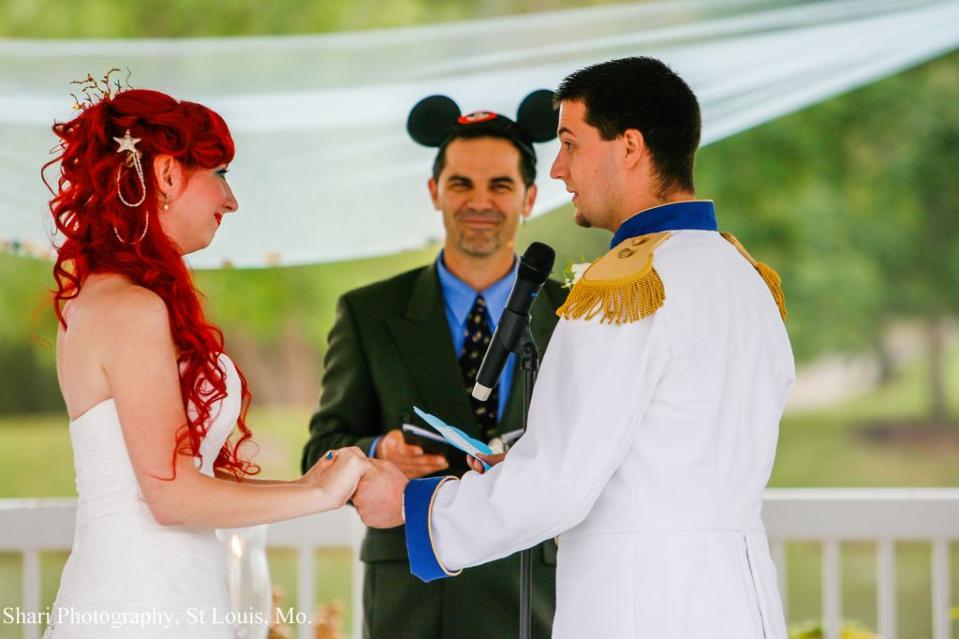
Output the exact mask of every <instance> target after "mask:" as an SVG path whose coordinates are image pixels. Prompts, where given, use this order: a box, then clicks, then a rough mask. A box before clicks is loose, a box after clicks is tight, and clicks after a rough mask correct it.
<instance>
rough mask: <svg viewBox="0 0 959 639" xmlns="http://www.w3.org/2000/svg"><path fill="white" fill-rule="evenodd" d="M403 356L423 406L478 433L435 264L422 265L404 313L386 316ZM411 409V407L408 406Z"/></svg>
mask: <svg viewBox="0 0 959 639" xmlns="http://www.w3.org/2000/svg"><path fill="white" fill-rule="evenodd" d="M387 323H388V324H389V327H390V331H391V332H392V333H393V337H394V339H395V340H396V347H397V349H399V352H400V357H402V359H403V362H404V363H405V364H406V368H407V370H408V371H409V374H410V377H411V378H412V379H413V383H414V384H415V385H416V388H417V389H418V390H419V392H420V396H421V397H422V398H423V400H422V401H423V405H422V406H421V408H423V409H424V410H426V411H428V412H430V413H433V414H434V415H436V416H437V417H439V418H441V419H443V420H444V421H446V422H447V423H449V424H451V425H453V426H457V427H459V428H462V429H463V430H464V431H466V432H467V433H469V434H470V435H473V436H477V435H478V433H479V427H478V426H477V424H476V417H475V416H474V415H473V410H472V407H471V406H470V403H469V398H468V397H467V395H466V389H464V388H463V382H462V379H463V377H462V373H461V371H460V367H459V363H458V360H457V357H456V353H454V352H453V341H452V339H451V337H450V328H449V324H448V323H447V321H446V310H445V309H444V308H443V294H442V291H441V290H440V283H439V278H438V276H437V273H436V265H435V264H431V265H430V266H427V267H426V268H424V269H423V270H422V271H421V273H420V275H419V277H418V278H417V280H416V282H415V283H414V285H413V289H412V291H411V294H410V301H409V305H408V306H407V308H406V313H405V314H404V315H402V316H394V317H390V318H388V320H387ZM409 410H410V412H411V413H412V406H410V408H409Z"/></svg>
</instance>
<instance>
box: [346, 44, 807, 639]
mask: <svg viewBox="0 0 959 639" xmlns="http://www.w3.org/2000/svg"><path fill="white" fill-rule="evenodd" d="M556 98H557V103H558V105H559V113H560V118H559V136H560V151H559V153H558V155H557V157H556V160H555V162H554V164H553V168H552V172H551V175H552V176H553V177H554V178H558V179H561V180H563V182H564V183H565V184H566V187H567V190H568V191H570V192H571V193H573V204H574V206H575V209H576V213H575V216H576V222H577V223H578V224H580V225H581V226H597V227H601V228H605V229H608V230H609V231H611V232H612V233H614V235H613V238H612V241H611V251H610V252H609V253H608V254H607V255H606V256H605V257H602V258H600V259H599V260H597V261H596V262H594V263H593V265H592V266H591V267H590V268H589V269H588V270H587V271H586V273H585V274H583V276H582V278H581V279H580V281H579V282H577V283H576V285H575V286H574V287H573V290H572V291H571V292H570V295H569V299H568V300H567V302H566V303H565V304H564V305H563V306H562V307H561V308H560V309H559V311H558V313H559V315H560V316H561V320H560V322H559V324H558V325H557V327H556V330H555V332H554V334H553V338H552V341H551V343H550V348H549V351H548V352H547V354H546V356H545V358H544V360H543V366H542V371H541V373H540V377H539V380H538V384H537V387H536V391H535V393H534V397H533V403H532V408H531V412H530V425H529V429H528V431H527V433H526V435H525V436H524V437H523V438H522V439H521V440H520V442H519V443H518V444H517V445H516V446H515V447H514V448H513V449H512V450H510V452H509V453H508V455H507V457H506V459H505V460H504V461H502V463H500V464H498V465H497V466H495V467H494V468H493V469H492V470H491V471H489V472H487V473H486V474H482V475H481V474H479V473H467V474H466V475H464V476H463V477H462V479H459V480H458V479H456V478H453V477H432V478H425V479H417V480H413V481H410V482H407V480H406V478H405V477H403V476H402V474H400V473H398V471H396V470H395V469H394V468H391V467H390V466H388V465H384V464H376V465H375V468H374V470H372V471H370V472H368V473H367V475H366V476H365V477H364V479H363V480H362V482H361V484H360V487H359V489H358V490H357V492H356V494H355V495H354V498H353V502H354V503H355V504H356V506H357V508H358V510H359V512H360V515H361V516H362V517H363V520H364V521H365V522H366V523H367V524H368V525H370V526H377V527H391V526H397V525H399V524H401V523H404V520H405V524H406V545H407V549H408V551H409V557H410V568H411V570H412V572H413V573H414V574H416V575H417V576H418V577H420V578H421V579H423V580H424V581H433V580H437V579H444V578H447V577H453V576H455V575H458V574H459V573H460V571H461V570H463V569H464V568H467V567H469V566H475V565H478V564H482V563H484V562H487V561H491V560H494V559H496V558H498V557H503V556H506V555H509V554H511V553H514V552H516V551H517V550H520V549H522V548H525V547H528V546H532V545H533V544H536V543H538V542H540V541H542V540H544V539H550V538H552V537H554V536H557V535H558V536H559V537H558V542H559V558H558V570H557V608H556V616H555V618H554V624H553V637H555V638H557V639H582V638H583V637H596V638H602V639H618V638H623V639H626V638H635V637H643V638H649V639H714V638H716V637H729V638H735V639H786V628H785V623H784V619H783V613H782V608H781V604H780V600H779V593H778V592H777V587H776V583H777V580H776V573H775V567H774V565H773V563H772V560H771V558H770V554H769V548H768V544H767V541H766V537H765V533H764V532H763V524H762V520H761V518H760V510H761V505H762V495H763V489H764V487H765V485H766V482H767V481H768V478H769V474H770V470H771V468H772V463H773V458H774V456H775V450H776V441H777V436H778V427H779V420H780V418H781V416H782V411H783V406H784V403H785V398H786V394H787V391H788V389H789V388H790V386H791V385H792V383H793V380H794V367H793V358H792V352H791V349H790V345H789V339H788V337H787V334H786V330H785V327H784V323H783V320H784V317H785V306H784V300H783V297H782V291H781V289H780V287H779V278H778V276H777V275H776V274H775V272H774V271H772V269H770V268H769V267H767V266H766V265H764V264H762V263H760V262H757V261H756V260H754V259H753V258H752V257H751V256H750V255H749V254H748V253H747V252H746V250H745V249H744V248H743V247H742V246H741V245H740V244H739V243H738V242H737V241H736V240H735V238H734V237H732V236H731V235H728V234H720V233H719V232H718V229H717V223H716V215H715V210H714V206H713V203H712V202H710V201H705V200H697V199H695V195H694V191H693V161H694V156H695V152H696V148H697V146H698V143H699V132H700V114H699V106H698V103H697V101H696V98H695V96H694V95H693V93H692V91H691V90H690V89H689V87H688V86H687V85H686V83H685V82H683V80H682V79H681V78H679V76H677V75H676V74H675V73H673V72H672V70H670V69H669V68H668V67H667V66H666V65H665V64H663V63H662V62H660V61H658V60H655V59H651V58H627V59H623V60H613V61H611V62H606V63H603V64H598V65H595V66H592V67H587V68H585V69H582V70H580V71H577V72H575V73H573V74H572V75H570V76H568V77H567V78H566V79H565V80H564V81H563V82H562V84H561V85H560V87H559V90H558V91H557V94H556ZM441 416H442V415H441ZM454 581H455V580H454ZM484 612H485V611H483V610H482V609H477V610H475V611H473V614H475V615H483V614H484ZM459 623H462V624H469V623H470V618H469V617H464V618H462V619H460V620H459ZM497 636H508V634H507V633H505V632H504V633H501V634H499V635H497Z"/></svg>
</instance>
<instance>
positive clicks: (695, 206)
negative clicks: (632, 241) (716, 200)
mask: <svg viewBox="0 0 959 639" xmlns="http://www.w3.org/2000/svg"><path fill="white" fill-rule="evenodd" d="M684 230H697V231H716V230H718V227H717V226H716V207H715V205H714V204H713V202H712V200H684V201H682V202H670V203H668V204H662V205H660V206H654V207H653V208H650V209H646V210H644V211H640V212H639V213H637V214H636V215H634V216H632V217H631V218H629V219H628V220H626V221H625V222H623V223H622V224H621V225H620V226H619V228H618V229H617V230H616V233H614V234H613V239H612V241H610V244H609V246H610V248H612V247H614V246H618V245H619V244H620V243H621V242H622V241H623V240H627V239H629V238H631V237H638V236H640V235H648V234H650V233H660V232H662V231H684Z"/></svg>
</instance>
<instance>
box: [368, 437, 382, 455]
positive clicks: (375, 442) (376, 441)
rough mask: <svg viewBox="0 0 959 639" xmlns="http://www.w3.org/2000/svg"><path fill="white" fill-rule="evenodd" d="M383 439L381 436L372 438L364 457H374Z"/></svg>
mask: <svg viewBox="0 0 959 639" xmlns="http://www.w3.org/2000/svg"><path fill="white" fill-rule="evenodd" d="M381 439H383V436H382V435H380V436H379V437H374V438H373V441H372V443H370V449H369V450H368V451H366V456H367V457H369V458H370V459H373V458H374V457H376V447H377V446H379V445H380V440H381Z"/></svg>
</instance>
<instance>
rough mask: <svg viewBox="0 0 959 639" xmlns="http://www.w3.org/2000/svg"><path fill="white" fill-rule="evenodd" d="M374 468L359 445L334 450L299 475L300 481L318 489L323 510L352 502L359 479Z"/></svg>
mask: <svg viewBox="0 0 959 639" xmlns="http://www.w3.org/2000/svg"><path fill="white" fill-rule="evenodd" d="M370 468H372V465H371V464H370V460H369V459H368V458H367V457H366V455H365V454H364V453H363V451H362V450H360V449H359V448H357V447H356V446H350V447H348V448H340V449H339V450H331V451H329V452H328V453H326V454H325V455H323V457H321V458H320V459H319V460H318V461H317V462H316V463H315V464H313V467H312V468H310V470H308V471H307V472H306V474H305V475H303V477H302V478H300V483H302V484H305V485H307V486H313V487H315V488H319V489H320V491H321V493H322V494H323V500H322V504H321V509H322V510H329V509H333V508H339V507H341V506H343V505H344V504H346V502H347V501H349V499H350V497H352V496H353V493H354V492H355V491H356V486H357V485H358V484H359V483H360V478H361V477H362V476H363V475H364V474H365V473H366V472H367V471H368V470H370Z"/></svg>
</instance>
